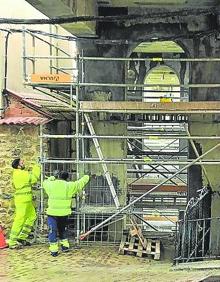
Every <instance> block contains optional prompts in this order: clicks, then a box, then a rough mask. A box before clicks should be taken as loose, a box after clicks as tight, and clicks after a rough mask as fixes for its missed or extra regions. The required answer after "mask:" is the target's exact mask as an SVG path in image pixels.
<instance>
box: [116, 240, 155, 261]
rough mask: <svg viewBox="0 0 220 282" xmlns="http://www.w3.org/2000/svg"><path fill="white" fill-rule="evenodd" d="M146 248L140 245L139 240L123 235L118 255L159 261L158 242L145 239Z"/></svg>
mask: <svg viewBox="0 0 220 282" xmlns="http://www.w3.org/2000/svg"><path fill="white" fill-rule="evenodd" d="M145 242H146V247H144V246H143V245H142V243H141V242H140V240H139V238H137V237H134V236H133V237H132V236H130V235H123V236H122V240H121V244H120V246H119V254H122V255H126V254H128V255H136V256H138V257H150V258H153V259H155V260H159V259H160V240H157V239H145Z"/></svg>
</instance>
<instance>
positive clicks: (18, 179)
mask: <svg viewBox="0 0 220 282" xmlns="http://www.w3.org/2000/svg"><path fill="white" fill-rule="evenodd" d="M12 167H13V175H12V183H13V185H14V188H15V194H14V202H15V218H14V222H13V225H12V228H11V232H10V235H9V240H8V245H9V248H11V249H17V248H19V247H21V246H22V245H24V246H25V245H26V246H27V245H30V243H29V242H28V241H27V238H28V235H29V234H30V232H31V229H32V227H33V225H34V222H35V220H36V212H35V207H34V205H33V200H32V185H34V184H36V183H37V181H38V180H39V178H40V165H39V164H35V165H34V166H33V168H32V171H28V170H25V164H24V161H23V160H22V159H20V158H17V159H15V160H14V161H13V162H12Z"/></svg>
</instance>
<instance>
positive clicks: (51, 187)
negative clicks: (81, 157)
mask: <svg viewBox="0 0 220 282" xmlns="http://www.w3.org/2000/svg"><path fill="white" fill-rule="evenodd" d="M88 182H89V176H88V175H84V176H83V177H82V178H80V179H79V180H78V181H65V180H62V179H55V177H54V176H51V177H49V178H48V179H46V180H44V182H43V188H44V189H45V191H46V193H47V195H48V208H47V214H48V215H53V216H66V215H69V214H71V201H72V197H73V196H74V195H76V194H77V193H80V192H81V191H82V190H83V188H84V187H85V185H86V184H87V183H88Z"/></svg>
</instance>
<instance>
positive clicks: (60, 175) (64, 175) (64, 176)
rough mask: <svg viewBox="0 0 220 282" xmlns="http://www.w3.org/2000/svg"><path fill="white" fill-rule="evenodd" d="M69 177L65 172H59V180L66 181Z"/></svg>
mask: <svg viewBox="0 0 220 282" xmlns="http://www.w3.org/2000/svg"><path fill="white" fill-rule="evenodd" d="M68 177H69V173H68V172H67V171H61V172H60V174H59V178H60V179H63V180H67V179H68Z"/></svg>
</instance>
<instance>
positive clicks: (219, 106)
mask: <svg viewBox="0 0 220 282" xmlns="http://www.w3.org/2000/svg"><path fill="white" fill-rule="evenodd" d="M80 111H83V112H92V111H96V112H111V113H123V112H125V113H170V114H178V113H179V114H201V113H203V114H208V113H211V114H214V113H216V114H218V113H220V102H218V101H204V102H203V101H202V102H175V103H174V102H171V103H163V102H150V103H149V102H130V101H107V102H106V101H104V102H103V101H82V102H80Z"/></svg>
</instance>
